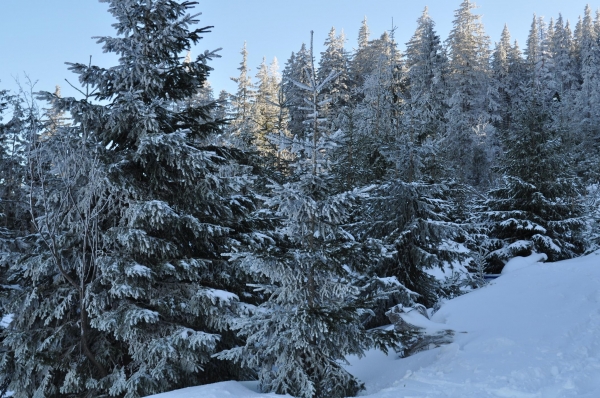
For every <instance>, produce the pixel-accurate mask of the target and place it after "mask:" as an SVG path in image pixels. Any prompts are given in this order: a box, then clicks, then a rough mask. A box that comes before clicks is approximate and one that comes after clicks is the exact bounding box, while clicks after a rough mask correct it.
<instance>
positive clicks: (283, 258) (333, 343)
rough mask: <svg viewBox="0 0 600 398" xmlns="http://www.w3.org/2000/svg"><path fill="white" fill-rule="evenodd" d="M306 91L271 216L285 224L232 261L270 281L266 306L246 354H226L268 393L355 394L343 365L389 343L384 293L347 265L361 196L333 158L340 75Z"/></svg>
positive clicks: (249, 322)
mask: <svg viewBox="0 0 600 398" xmlns="http://www.w3.org/2000/svg"><path fill="white" fill-rule="evenodd" d="M306 73H307V75H308V76H307V77H308V81H309V84H308V85H304V84H302V83H300V82H296V84H297V85H298V86H299V87H301V88H303V89H304V90H305V95H306V98H307V102H308V103H309V104H310V107H311V108H312V109H311V110H310V111H311V113H310V117H311V119H310V120H308V121H307V122H308V125H309V129H308V134H307V135H306V136H305V138H302V137H299V138H297V139H295V140H293V141H291V142H290V144H291V149H290V150H291V152H292V153H293V154H294V155H295V157H296V159H295V162H294V163H293V171H294V174H293V176H292V177H291V179H290V181H289V182H286V183H284V184H277V183H273V185H272V196H271V197H270V198H269V199H268V200H267V202H266V209H265V210H262V214H263V216H264V217H268V218H272V219H280V225H279V227H278V228H277V229H275V230H274V231H265V233H261V234H256V235H255V238H256V248H255V250H254V251H252V252H246V253H237V254H234V255H233V258H232V261H234V262H236V263H239V264H240V265H241V266H242V267H244V268H245V269H247V270H248V271H250V272H252V273H253V274H255V275H257V279H258V278H262V279H263V280H264V281H265V282H264V283H260V284H256V285H255V287H256V289H257V290H258V291H260V292H262V293H263V294H264V295H265V297H266V299H267V300H266V301H265V302H264V303H263V304H261V305H259V306H258V307H257V308H255V309H253V310H252V313H251V314H250V315H249V316H247V317H243V318H241V319H240V320H239V321H238V323H237V326H236V327H237V329H239V333H240V334H241V335H242V336H244V337H246V344H245V345H244V346H242V347H239V348H235V349H232V350H229V351H225V352H223V353H221V354H219V355H218V356H219V357H220V358H223V359H230V360H234V361H239V362H241V363H243V364H244V365H246V366H248V367H251V368H255V369H257V371H258V378H259V383H260V387H261V390H262V391H265V392H269V391H273V392H276V393H279V394H291V395H293V396H296V397H304V398H325V397H328V398H329V397H332V398H335V397H345V396H353V395H355V394H356V393H357V392H358V391H359V390H360V389H361V383H360V382H359V381H358V380H356V379H355V378H354V377H353V376H352V375H351V374H350V373H348V371H347V370H345V369H344V367H343V366H342V365H343V363H344V362H345V358H346V356H347V355H349V354H355V355H359V356H360V355H362V354H363V353H364V352H365V350H367V349H369V348H371V347H382V348H384V349H385V344H386V343H388V344H389V343H391V342H392V341H391V337H392V335H391V334H389V333H385V332H382V331H376V330H375V331H367V330H365V328H364V324H363V322H364V321H365V320H366V319H365V318H368V316H369V314H370V313H371V311H370V308H371V306H372V305H373V301H374V300H376V299H377V298H379V297H378V295H379V290H378V289H372V290H371V291H368V290H367V289H366V288H367V287H369V286H365V287H364V288H363V287H362V286H358V285H355V284H353V283H352V282H353V277H352V274H351V272H350V270H348V268H347V267H345V264H344V263H343V259H344V258H345V257H346V256H348V255H349V254H350V253H351V252H352V251H353V250H356V249H358V245H357V244H356V242H355V241H354V239H353V237H352V235H350V234H349V233H348V232H347V231H346V230H345V229H344V228H343V224H344V223H345V222H347V220H348V218H349V216H350V214H351V211H352V208H353V207H354V206H355V205H356V202H357V200H358V199H359V198H360V197H361V196H364V195H365V192H364V191H362V190H360V189H355V190H353V191H349V192H335V191H334V189H333V178H334V176H333V175H332V174H331V173H330V168H329V163H330V161H331V159H330V157H329V153H330V150H331V149H332V148H333V147H334V146H335V141H336V138H338V139H339V137H337V136H339V134H338V135H337V136H336V135H332V136H329V135H327V134H326V133H325V131H324V129H323V126H324V125H325V123H326V118H322V117H321V108H322V106H323V104H325V103H326V99H324V98H323V97H322V96H321V92H322V88H323V87H324V86H325V85H326V84H327V83H328V82H330V81H331V80H332V79H333V78H334V77H335V76H336V75H335V73H332V74H330V75H329V76H328V77H327V78H326V79H324V80H323V81H321V82H320V81H319V80H318V79H317V77H316V73H315V70H314V68H313V67H311V69H309V70H307V71H306Z"/></svg>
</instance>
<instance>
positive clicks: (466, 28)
mask: <svg viewBox="0 0 600 398" xmlns="http://www.w3.org/2000/svg"><path fill="white" fill-rule="evenodd" d="M474 8H475V5H474V4H473V3H472V2H471V1H469V0H464V1H463V2H462V3H461V4H460V7H459V8H458V9H457V10H456V11H455V13H454V16H455V18H454V21H453V26H452V30H451V31H450V34H449V36H448V39H447V40H446V45H447V47H448V58H449V64H448V65H449V76H448V85H449V86H448V87H449V90H448V99H447V103H448V111H447V113H446V120H447V128H446V134H447V136H446V139H445V142H444V156H445V160H446V162H447V163H448V164H449V165H450V166H451V167H452V169H453V175H455V176H456V177H458V178H459V180H460V181H462V182H468V183H470V184H472V185H475V186H485V185H486V184H489V183H490V178H491V176H490V174H489V167H490V164H489V158H490V156H489V155H490V154H489V153H487V149H488V148H489V147H491V146H492V145H493V129H491V124H490V122H491V114H490V113H491V111H492V110H493V107H492V106H491V105H492V104H490V101H489V100H490V99H491V97H490V96H488V95H487V93H488V88H489V83H490V65H489V52H490V50H489V38H488V36H487V35H486V34H485V32H484V29H483V24H482V23H481V21H480V18H481V17H480V16H479V15H475V14H473V13H472V10H473V9H474ZM490 141H492V142H490Z"/></svg>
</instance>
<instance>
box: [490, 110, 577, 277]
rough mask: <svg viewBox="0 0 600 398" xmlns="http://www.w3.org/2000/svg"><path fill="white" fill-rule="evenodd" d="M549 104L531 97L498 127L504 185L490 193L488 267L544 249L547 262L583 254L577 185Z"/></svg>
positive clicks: (493, 267)
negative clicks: (509, 120) (508, 123)
mask: <svg viewBox="0 0 600 398" xmlns="http://www.w3.org/2000/svg"><path fill="white" fill-rule="evenodd" d="M551 121H552V120H551V116H550V114H549V109H548V108H546V106H545V105H544V104H543V103H542V101H537V100H533V101H531V102H530V103H529V104H528V107H527V108H526V109H524V110H523V111H522V113H521V115H520V117H519V119H518V121H516V122H515V123H514V124H513V126H512V127H511V128H510V129H508V130H506V131H503V133H502V144H503V148H504V156H503V158H502V160H501V166H500V172H501V174H502V175H503V184H502V185H501V186H500V187H499V188H497V189H493V190H491V191H490V192H489V195H490V199H489V200H488V202H487V207H488V211H487V212H485V213H484V215H483V216H484V219H486V220H487V222H489V223H490V228H491V234H490V235H491V237H492V238H493V239H494V240H493V241H492V242H491V244H490V247H489V251H490V253H489V255H488V266H489V271H491V272H498V271H499V270H501V269H502V267H503V266H504V264H505V263H506V261H507V260H508V259H510V258H511V257H514V256H517V255H520V256H523V255H529V254H531V253H532V252H537V253H545V254H546V255H547V256H548V259H549V260H550V261H557V260H562V259H566V258H572V257H574V256H577V255H579V254H581V253H583V251H584V248H585V245H584V242H583V239H582V238H583V237H582V235H581V232H582V230H583V226H584V220H583V218H582V216H583V205H582V190H581V184H580V181H579V179H578V178H577V176H576V175H575V174H574V172H573V170H572V165H571V164H570V163H571V162H570V160H569V157H568V154H567V153H565V152H564V147H563V146H562V139H563V135H564V134H565V132H564V131H560V130H554V129H553V128H552V123H551Z"/></svg>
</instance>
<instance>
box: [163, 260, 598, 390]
mask: <svg viewBox="0 0 600 398" xmlns="http://www.w3.org/2000/svg"><path fill="white" fill-rule="evenodd" d="M539 260H542V258H541V257H540V256H539V255H533V256H530V257H528V258H519V259H515V260H513V263H512V264H510V266H509V267H508V269H507V270H506V272H503V274H502V275H501V276H500V277H499V278H498V279H496V280H494V281H493V282H491V283H490V284H488V285H486V286H484V287H482V288H481V289H478V290H475V291H473V292H471V293H468V294H466V295H464V296H461V297H458V298H456V299H454V300H450V301H448V302H446V303H445V304H444V305H443V306H442V307H441V308H440V310H439V311H438V312H436V313H435V314H434V315H433V316H432V319H431V320H432V322H436V323H439V324H440V326H441V327H442V328H444V329H452V330H454V331H455V332H456V335H455V337H454V342H453V343H451V344H449V345H446V346H442V347H439V348H435V349H432V350H429V351H424V352H420V353H417V354H415V355H413V356H411V357H408V358H403V359H399V358H397V356H396V355H393V354H390V355H389V356H386V355H384V354H382V353H381V352H378V351H372V352H369V353H368V355H367V356H366V357H365V358H362V359H357V358H350V362H351V364H352V366H350V367H349V368H348V369H349V370H350V371H351V372H352V373H353V374H354V375H356V376H357V377H358V378H360V379H361V380H362V381H363V382H365V384H366V388H367V389H366V391H364V392H363V393H362V394H361V395H362V396H369V397H373V398H392V397H393V398H398V397H411V398H417V397H419V398H425V397H456V398H469V397H472V398H482V397H515V398H521V397H540V398H553V397H590V398H597V397H600V251H598V252H596V253H594V254H591V255H589V256H586V257H581V258H578V259H574V260H568V261H561V262H557V263H540V262H538V261H539ZM442 325H443V326H442ZM154 397H160V398H211V397H231V398H242V397H243V398H246V397H248V398H249V397H275V395H274V394H258V393H256V383H237V382H225V383H218V384H211V385H206V386H200V387H194V388H189V389H184V390H179V391H173V392H170V393H166V394H159V395H155V396H154ZM277 397H281V396H280V395H278V396H277Z"/></svg>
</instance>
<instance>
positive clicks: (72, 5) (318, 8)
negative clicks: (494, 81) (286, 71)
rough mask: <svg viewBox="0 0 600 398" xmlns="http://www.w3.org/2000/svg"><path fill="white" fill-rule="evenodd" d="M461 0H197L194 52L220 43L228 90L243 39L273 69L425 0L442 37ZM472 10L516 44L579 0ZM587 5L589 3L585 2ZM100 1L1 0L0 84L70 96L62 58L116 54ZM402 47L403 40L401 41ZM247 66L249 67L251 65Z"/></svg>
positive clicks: (216, 80) (407, 15)
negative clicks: (332, 34)
mask: <svg viewBox="0 0 600 398" xmlns="http://www.w3.org/2000/svg"><path fill="white" fill-rule="evenodd" d="M460 2H461V0H429V1H424V0H423V1H422V0H412V1H406V0H370V1H364V0H303V1H293V2H292V1H285V2H282V1H281V0H255V1H250V0H220V1H216V0H206V1H200V4H199V5H198V6H197V11H198V12H202V15H201V16H200V20H201V21H200V24H201V25H202V26H205V25H213V26H214V29H213V31H212V33H209V34H207V35H206V36H205V39H203V40H202V41H201V42H200V44H199V46H198V48H197V49H195V51H196V52H198V51H204V50H205V49H216V48H219V47H221V48H223V50H222V51H221V53H220V54H221V56H222V58H220V59H218V60H215V61H214V62H213V63H212V64H211V65H212V66H213V68H214V69H215V70H214V71H213V72H212V74H211V77H210V78H209V80H210V82H211V84H212V86H213V88H214V89H215V91H218V90H220V89H226V90H228V91H230V92H233V91H235V84H234V83H233V82H231V81H230V80H229V78H230V77H232V76H237V74H238V71H237V70H236V68H237V67H238V66H239V62H240V61H241V56H240V54H239V52H240V50H241V47H242V45H243V43H244V41H246V42H247V46H248V51H249V66H250V67H251V68H252V70H253V71H256V68H257V67H258V66H259V65H260V63H261V60H262V58H263V57H266V59H267V62H269V63H270V62H271V60H272V59H273V57H277V58H278V60H279V65H280V69H282V68H283V65H284V64H285V61H286V60H287V59H288V58H289V56H290V54H291V52H292V51H297V50H298V49H299V48H300V45H301V44H302V43H303V42H306V43H308V41H309V40H310V31H311V30H314V32H315V51H316V52H320V51H322V50H323V47H322V43H323V42H324V41H325V39H326V37H327V34H328V32H329V30H330V29H331V27H332V26H333V27H335V28H336V30H337V31H338V32H340V31H341V30H344V32H345V34H346V37H347V45H346V47H347V48H348V49H352V48H353V47H355V46H356V39H357V35H358V29H359V27H360V23H361V21H362V19H363V17H364V16H366V17H367V20H368V23H369V27H370V30H371V38H375V37H378V36H380V35H381V34H382V33H383V32H384V31H385V30H389V29H390V28H391V27H392V18H393V24H394V25H395V26H396V27H397V30H396V38H397V41H398V42H399V43H401V44H402V43H405V42H406V41H408V40H409V38H410V37H411V35H412V34H413V32H414V30H415V27H416V20H417V18H418V17H419V16H420V15H421V13H422V11H423V8H424V7H425V6H428V7H429V14H430V15H431V16H432V18H433V20H434V21H435V22H436V26H437V32H438V34H440V35H441V36H442V39H445V38H446V37H447V35H448V32H449V31H450V29H451V28H452V20H453V18H454V10H455V9H456V8H458V6H459V4H460ZM475 3H476V4H477V5H478V6H479V8H478V9H477V10H476V12H477V13H478V14H480V15H482V18H483V19H482V20H483V23H484V25H485V30H486V33H487V34H488V35H489V36H490V38H491V40H492V43H493V42H495V41H498V39H499V37H500V33H501V32H502V28H503V26H504V24H505V23H506V24H507V25H508V27H509V30H510V32H511V35H512V37H513V39H517V40H518V41H519V43H520V44H521V47H523V46H524V44H525V39H526V37H527V33H528V31H529V27H530V25H531V20H532V17H533V14H534V13H536V14H537V15H538V16H544V17H545V20H546V21H549V20H550V18H551V17H552V18H554V19H556V17H557V16H558V13H559V12H561V13H562V15H563V18H564V19H568V20H569V21H570V22H571V27H572V28H574V26H575V23H576V22H577V17H578V16H579V15H582V14H583V10H584V7H585V5H586V4H587V3H589V1H586V0H502V1H500V0H478V1H475ZM591 5H592V7H593V10H594V12H595V9H596V8H595V7H596V6H595V5H594V4H591ZM107 8H108V5H107V4H106V3H100V2H98V1H97V0H27V1H23V0H2V23H1V24H0V54H2V56H1V58H0V88H9V89H11V90H14V89H15V87H16V84H15V78H18V79H19V80H20V82H21V83H22V85H24V86H25V85H26V84H24V83H26V77H25V76H26V75H27V76H29V78H30V79H31V80H33V81H37V84H36V86H35V88H36V90H48V91H53V90H54V86H55V85H57V84H58V85H60V86H61V87H62V92H63V95H66V96H76V92H75V91H74V90H73V89H71V88H70V87H68V84H67V83H66V82H65V81H64V79H65V78H67V79H69V81H71V83H73V84H76V83H77V82H76V77H75V76H74V75H73V74H71V72H69V71H68V70H67V66H66V65H65V64H64V63H65V62H88V61H89V57H90V55H92V62H93V63H94V64H97V65H99V66H111V65H114V63H115V62H116V57H114V56H112V55H108V54H103V53H102V49H101V47H100V46H99V45H98V44H96V43H95V40H93V39H91V37H92V36H103V35H112V34H113V29H112V27H111V26H110V25H111V23H113V22H114V21H113V19H112V16H111V15H110V14H108V13H107V12H106V10H107ZM401 48H403V44H402V45H401ZM253 73H254V72H253Z"/></svg>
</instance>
